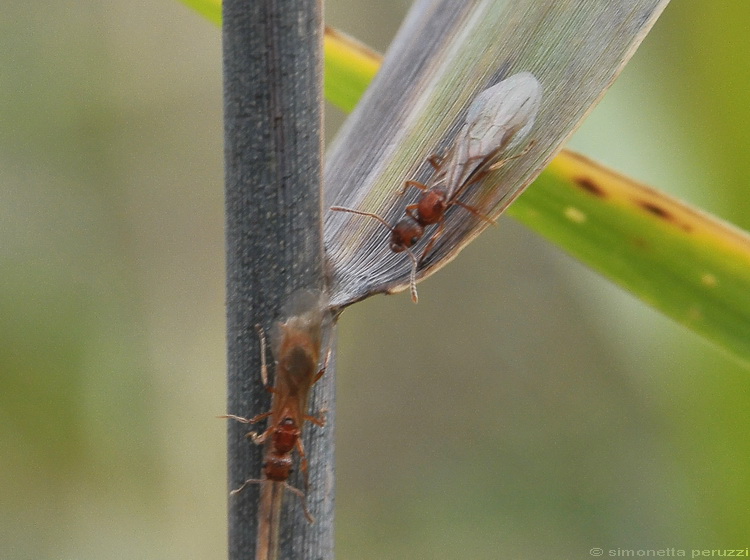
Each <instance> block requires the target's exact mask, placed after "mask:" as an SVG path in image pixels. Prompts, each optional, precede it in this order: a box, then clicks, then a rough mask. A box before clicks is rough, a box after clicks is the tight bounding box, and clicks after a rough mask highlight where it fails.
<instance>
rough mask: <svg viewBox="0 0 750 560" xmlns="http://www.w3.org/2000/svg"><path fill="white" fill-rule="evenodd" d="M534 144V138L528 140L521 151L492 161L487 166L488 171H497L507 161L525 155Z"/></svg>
mask: <svg viewBox="0 0 750 560" xmlns="http://www.w3.org/2000/svg"><path fill="white" fill-rule="evenodd" d="M534 144H536V140H532V141H531V142H529V143H528V144H526V147H525V148H524V149H523V150H522V151H521V152H519V153H517V154H515V155H512V156H510V157H507V158H504V159H501V160H500V161H498V162H497V163H493V164H492V165H490V166H489V168H488V171H497V170H498V169H500V168H501V167H502V166H503V165H505V164H506V163H508V162H509V161H511V160H514V159H517V158H520V157H521V156H525V155H526V154H527V153H528V152H529V150H530V149H531V148H533V147H534Z"/></svg>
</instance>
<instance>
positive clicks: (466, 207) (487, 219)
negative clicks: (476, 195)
mask: <svg viewBox="0 0 750 560" xmlns="http://www.w3.org/2000/svg"><path fill="white" fill-rule="evenodd" d="M452 204H455V205H456V206H460V207H461V208H463V209H464V210H468V211H469V212H471V213H472V214H474V215H475V216H476V217H477V218H481V219H482V220H484V221H485V222H487V223H488V224H490V225H493V226H496V225H497V222H496V221H495V220H493V219H492V218H490V217H489V216H487V215H486V214H482V213H481V212H480V211H479V210H477V209H476V208H474V207H473V206H469V205H468V204H464V203H463V202H460V201H458V200H454V201H453V202H452Z"/></svg>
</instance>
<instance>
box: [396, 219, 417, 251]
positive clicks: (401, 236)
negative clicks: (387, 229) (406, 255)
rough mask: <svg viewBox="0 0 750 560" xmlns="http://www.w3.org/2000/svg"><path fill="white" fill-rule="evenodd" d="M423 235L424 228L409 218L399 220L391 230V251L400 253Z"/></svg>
mask: <svg viewBox="0 0 750 560" xmlns="http://www.w3.org/2000/svg"><path fill="white" fill-rule="evenodd" d="M423 235H424V227H423V226H421V225H420V224H419V223H417V222H416V221H414V220H413V219H411V218H403V219H401V220H400V221H399V222H398V223H397V224H396V225H395V226H393V229H392V230H391V251H393V252H394V253H400V252H401V251H404V250H406V249H408V248H409V247H411V246H412V245H414V244H415V243H416V242H417V241H419V240H420V239H421V238H422V236H423Z"/></svg>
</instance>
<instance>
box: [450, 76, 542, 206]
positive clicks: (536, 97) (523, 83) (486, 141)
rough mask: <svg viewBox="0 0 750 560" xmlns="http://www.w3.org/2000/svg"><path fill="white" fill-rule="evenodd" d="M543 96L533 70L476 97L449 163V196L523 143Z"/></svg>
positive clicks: (505, 81) (511, 78)
mask: <svg viewBox="0 0 750 560" xmlns="http://www.w3.org/2000/svg"><path fill="white" fill-rule="evenodd" d="M541 99H542V86H541V85H540V84H539V81H538V80H537V79H536V78H535V77H534V76H533V75H532V74H531V73H529V72H520V73H518V74H514V75H513V76H511V77H509V78H507V79H505V80H503V81H501V82H499V83H497V84H495V85H494V86H492V87H490V88H488V89H486V90H484V91H483V92H482V93H480V94H479V95H477V96H476V98H474V101H473V102H472V103H471V105H470V106H469V110H468V112H467V113H466V122H465V123H464V125H463V127H462V128H461V130H460V131H459V133H458V136H457V137H456V140H455V143H454V145H453V149H452V150H451V153H450V156H449V160H448V161H447V162H446V163H447V165H446V166H445V174H446V178H445V184H446V188H447V190H448V193H449V196H450V194H452V193H455V192H456V191H457V190H458V189H460V188H461V187H462V186H463V185H465V184H466V182H467V181H468V179H469V177H471V176H472V175H473V174H474V173H475V172H477V171H478V170H479V169H480V168H485V167H486V166H489V165H492V164H493V163H495V162H497V161H498V160H499V159H501V158H502V157H503V156H504V155H505V154H506V153H507V152H508V151H509V150H510V149H512V148H515V147H517V146H518V145H519V144H520V143H521V142H523V140H524V139H525V138H526V136H527V135H528V134H529V132H530V131H531V127H532V126H534V119H535V118H536V115H537V113H538V112H539V106H540V104H541Z"/></svg>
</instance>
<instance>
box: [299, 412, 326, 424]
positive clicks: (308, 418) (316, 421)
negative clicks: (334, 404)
mask: <svg viewBox="0 0 750 560" xmlns="http://www.w3.org/2000/svg"><path fill="white" fill-rule="evenodd" d="M326 412H328V411H327V410H325V409H322V410H320V416H309V415H305V416H303V417H302V419H303V420H306V421H307V422H312V423H313V424H315V425H316V426H320V427H321V428H322V427H323V426H325V425H326V419H325V416H323V415H324V414H325V413H326Z"/></svg>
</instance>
